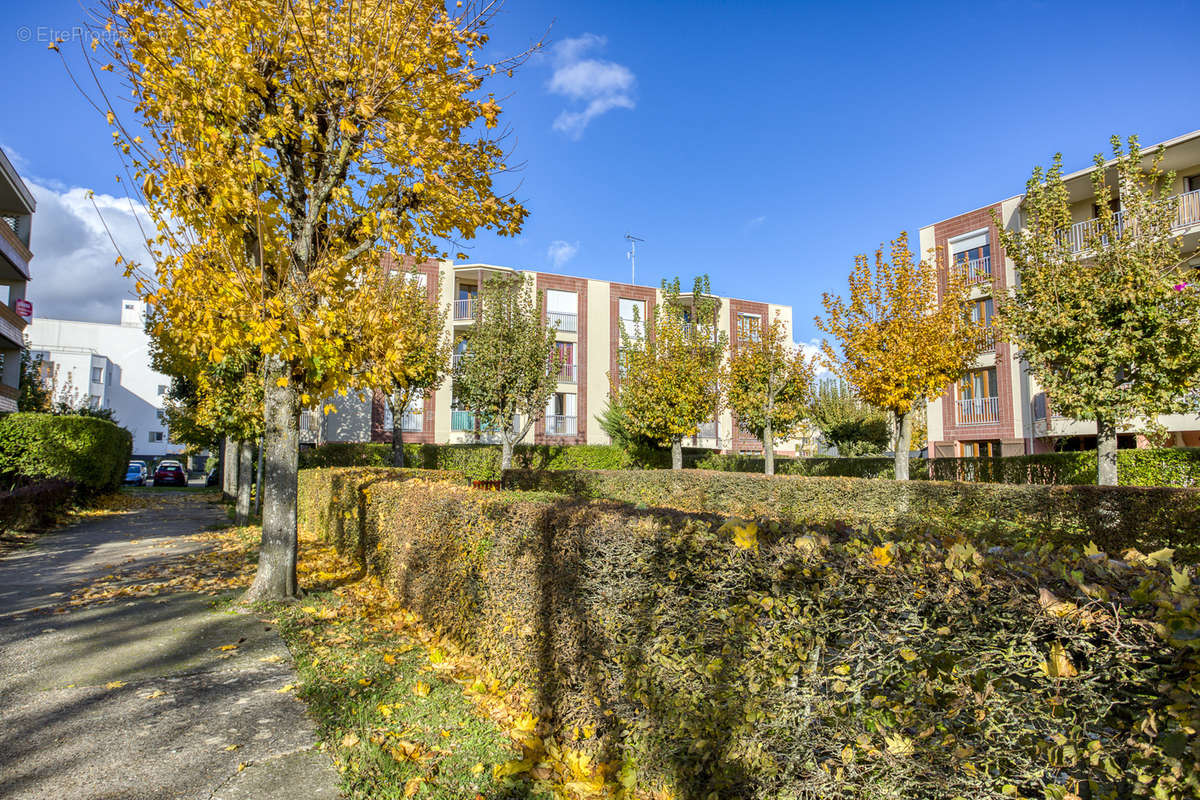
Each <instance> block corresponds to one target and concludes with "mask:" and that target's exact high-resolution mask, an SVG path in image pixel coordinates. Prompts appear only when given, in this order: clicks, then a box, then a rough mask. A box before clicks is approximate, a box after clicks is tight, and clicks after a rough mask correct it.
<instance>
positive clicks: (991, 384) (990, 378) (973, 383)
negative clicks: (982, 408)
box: [959, 367, 998, 400]
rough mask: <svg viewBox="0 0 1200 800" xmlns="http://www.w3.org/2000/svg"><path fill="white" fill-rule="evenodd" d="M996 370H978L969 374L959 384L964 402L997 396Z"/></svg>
mask: <svg viewBox="0 0 1200 800" xmlns="http://www.w3.org/2000/svg"><path fill="white" fill-rule="evenodd" d="M997 388H998V387H997V386H996V368H995V367H990V368H988V369H976V370H972V371H971V372H968V373H967V374H966V375H965V376H963V379H962V380H961V381H960V382H959V389H960V392H961V393H960V397H961V398H962V399H963V400H978V399H981V398H984V397H995V396H996V389H997Z"/></svg>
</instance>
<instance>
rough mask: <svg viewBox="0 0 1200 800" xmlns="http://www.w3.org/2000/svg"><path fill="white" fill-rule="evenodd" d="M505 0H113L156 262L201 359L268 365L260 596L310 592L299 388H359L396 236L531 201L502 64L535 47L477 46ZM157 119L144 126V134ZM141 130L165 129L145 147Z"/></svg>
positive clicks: (144, 278)
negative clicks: (305, 584)
mask: <svg viewBox="0 0 1200 800" xmlns="http://www.w3.org/2000/svg"><path fill="white" fill-rule="evenodd" d="M497 10H498V4H486V5H484V6H483V7H482V8H477V7H475V6H471V7H469V8H467V9H463V8H462V6H461V5H460V6H459V7H458V9H456V10H453V11H448V10H447V7H446V4H444V3H442V2H441V0H371V2H361V0H344V1H343V2H336V3H325V2H319V0H220V2H216V0H213V1H211V2H202V1H201V0H195V1H194V2H187V3H177V2H173V0H136V2H134V1H133V0H102V2H101V8H100V11H101V14H102V16H103V17H105V18H106V28H107V29H108V31H109V33H107V34H105V35H102V36H97V37H96V38H95V39H94V40H93V42H92V46H93V50H94V51H95V52H94V56H93V57H94V59H95V60H96V61H97V62H99V63H98V64H97V65H94V66H98V69H97V70H96V74H97V75H103V72H104V71H114V70H115V71H116V73H117V77H118V78H120V79H121V80H122V84H121V87H122V91H125V90H131V91H132V98H133V100H132V104H133V111H134V116H135V117H136V119H134V120H130V121H129V123H128V124H127V123H126V121H124V120H121V119H118V117H117V114H116V108H114V107H113V106H112V105H111V104H109V103H108V102H107V98H108V97H112V96H115V92H112V91H107V89H110V88H111V87H106V86H104V85H103V80H104V79H103V78H101V84H100V89H101V92H100V97H101V102H102V103H103V105H102V108H105V109H106V113H107V116H108V119H109V122H110V123H111V124H113V125H114V131H113V139H114V143H115V145H116V147H117V148H118V152H120V153H121V154H122V155H123V156H124V157H125V159H126V160H127V165H128V167H129V169H130V171H131V173H132V175H133V176H134V178H135V181H134V183H135V185H134V186H132V187H130V188H131V192H132V193H133V194H137V195H140V196H141V199H142V200H143V201H144V203H145V204H146V207H147V208H148V210H149V212H150V214H151V215H152V217H153V219H154V221H155V223H156V226H157V229H156V231H154V233H153V235H152V237H151V240H150V241H149V242H148V245H149V247H150V250H151V253H152V256H153V259H154V272H153V274H152V275H150V274H143V273H141V272H140V271H138V270H137V269H135V267H134V266H133V265H126V266H127V270H128V271H129V272H130V273H134V274H136V276H137V278H138V282H137V287H138V291H139V292H140V293H141V294H142V295H143V297H144V298H145V300H146V301H147V302H148V303H151V304H159V305H160V306H164V307H165V312H164V315H163V318H164V319H166V320H168V321H169V324H171V325H174V326H176V327H177V328H178V329H179V330H180V331H181V332H182V335H181V341H182V343H183V344H184V346H185V347H186V349H187V352H188V354H189V356H190V357H192V358H194V359H197V360H204V359H211V360H213V361H220V360H221V359H222V358H223V356H224V354H225V353H226V352H231V351H244V350H255V349H256V350H258V351H259V352H261V353H262V355H263V358H264V360H265V373H266V387H265V398H264V419H265V436H264V440H265V480H264V487H265V492H264V505H263V530H262V546H261V549H260V556H259V565H258V574H257V575H256V577H255V581H254V584H253V586H252V587H251V588H250V590H249V591H248V592H247V594H246V599H247V600H261V599H274V598H282V597H290V596H294V595H295V594H296V593H297V586H296V572H295V562H296V547H297V539H296V477H297V450H298V440H299V437H298V421H299V412H300V407H301V405H302V404H303V405H308V404H309V403H310V402H311V401H312V399H313V398H320V397H327V396H329V395H331V394H332V393H334V392H336V391H338V390H342V389H345V388H347V387H349V386H351V385H352V384H353V381H354V380H355V379H356V375H357V374H359V372H360V371H361V368H362V364H363V363H364V362H365V360H366V353H365V347H366V342H365V341H364V337H363V335H362V332H363V331H366V330H374V329H378V328H380V327H385V326H387V325H388V324H390V322H391V321H390V320H387V319H384V318H383V317H382V312H381V309H380V307H379V305H378V304H377V303H375V302H372V297H373V295H372V292H373V291H374V286H375V283H376V271H377V270H379V269H381V265H380V258H379V255H380V253H384V252H400V253H406V254H410V255H412V256H414V257H417V258H425V257H428V256H432V255H441V256H446V255H447V254H446V253H444V252H442V243H443V242H445V241H447V240H451V239H470V238H472V237H473V236H474V235H475V233H476V232H477V231H478V230H479V229H480V228H493V229H496V230H497V231H499V232H500V233H501V234H506V235H511V234H515V233H517V232H518V231H519V230H520V228H521V224H522V222H523V220H524V218H525V216H526V211H525V209H524V208H523V207H522V206H521V205H520V204H519V203H518V202H516V201H515V200H513V199H511V198H506V197H503V196H500V195H498V194H497V192H496V190H495V188H494V186H493V178H494V176H495V175H496V174H497V173H498V172H501V171H503V170H504V169H505V164H504V158H505V153H504V152H503V150H502V149H501V147H500V146H499V143H498V142H499V136H498V135H497V134H496V132H495V131H496V125H497V122H498V115H499V113H500V107H499V105H498V104H497V103H496V101H495V99H494V97H493V96H492V95H490V94H481V89H482V87H483V84H484V81H485V79H487V78H488V77H489V76H493V75H495V74H496V72H497V71H511V68H512V67H513V66H515V65H516V64H517V63H518V62H519V61H520V60H521V57H520V56H518V57H517V58H515V59H510V60H507V61H502V62H498V63H497V62H493V63H483V62H481V61H479V60H478V58H477V54H478V52H479V51H480V49H481V48H482V47H483V46H484V45H485V44H486V42H487V41H488V36H487V33H486V28H487V26H488V24H489V22H490V21H491V19H492V17H493V16H494V14H495V13H496V11H497ZM139 134H140V135H139ZM142 136H147V137H148V138H149V139H150V141H149V142H144V141H143V140H142Z"/></svg>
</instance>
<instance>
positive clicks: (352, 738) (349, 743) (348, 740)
mask: <svg viewBox="0 0 1200 800" xmlns="http://www.w3.org/2000/svg"><path fill="white" fill-rule="evenodd" d="M358 741H359V740H358V734H356V733H347V734H346V735H345V736H343V737H342V747H354V746H355V745H356V744H358Z"/></svg>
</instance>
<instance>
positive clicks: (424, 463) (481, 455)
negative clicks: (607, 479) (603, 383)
mask: <svg viewBox="0 0 1200 800" xmlns="http://www.w3.org/2000/svg"><path fill="white" fill-rule="evenodd" d="M391 463H392V446H391V445H390V444H375V443H331V444H324V445H321V446H320V447H315V448H310V449H306V450H302V451H301V452H300V466H301V467H302V468H305V467H384V466H390V465H391ZM404 463H405V465H406V466H408V467H417V468H422V469H440V470H456V471H459V472H462V473H463V474H464V475H466V476H468V477H469V478H471V479H472V480H494V479H497V478H499V477H500V447H499V446H498V445H490V444H442V445H439V444H406V445H404ZM513 463H514V465H516V466H517V467H520V468H522V469H628V468H630V467H632V466H633V462H632V460H631V458H630V457H629V456H628V455H627V454H626V453H625V451H623V450H621V449H620V448H619V447H613V446H611V445H594V444H572V445H518V446H517V447H516V448H515V449H514V450H513Z"/></svg>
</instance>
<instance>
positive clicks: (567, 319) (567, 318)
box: [546, 311, 579, 333]
mask: <svg viewBox="0 0 1200 800" xmlns="http://www.w3.org/2000/svg"><path fill="white" fill-rule="evenodd" d="M546 321H547V322H548V323H550V327H551V328H554V329H555V330H557V331H559V332H561V333H575V332H577V331H578V330H579V317H578V315H576V314H569V313H567V312H564V311H549V312H547V313H546Z"/></svg>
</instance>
